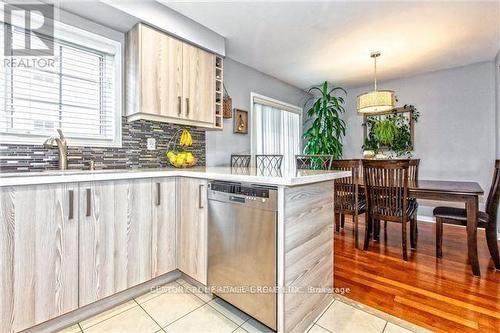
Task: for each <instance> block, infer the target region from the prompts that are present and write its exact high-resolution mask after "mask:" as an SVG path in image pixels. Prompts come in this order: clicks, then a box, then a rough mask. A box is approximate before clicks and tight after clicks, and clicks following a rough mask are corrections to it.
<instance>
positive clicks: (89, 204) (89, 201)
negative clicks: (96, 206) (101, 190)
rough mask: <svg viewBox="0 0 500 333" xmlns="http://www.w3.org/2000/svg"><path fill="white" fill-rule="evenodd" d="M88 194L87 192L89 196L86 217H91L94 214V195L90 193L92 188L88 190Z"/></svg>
mask: <svg viewBox="0 0 500 333" xmlns="http://www.w3.org/2000/svg"><path fill="white" fill-rule="evenodd" d="M86 192H87V195H86V196H87V211H86V213H85V216H90V215H91V213H92V202H91V195H92V193H91V191H90V188H88V189H87V190H86Z"/></svg>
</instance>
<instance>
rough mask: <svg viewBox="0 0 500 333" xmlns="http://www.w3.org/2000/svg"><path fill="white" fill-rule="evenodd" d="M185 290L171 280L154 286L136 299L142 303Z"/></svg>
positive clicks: (181, 292)
mask: <svg viewBox="0 0 500 333" xmlns="http://www.w3.org/2000/svg"><path fill="white" fill-rule="evenodd" d="M184 292H185V290H184V289H183V288H182V287H181V286H180V285H179V284H178V283H176V282H170V283H167V284H166V285H163V286H160V287H157V288H153V289H152V290H151V291H150V292H148V293H146V294H144V295H141V296H139V297H136V298H135V300H136V301H137V303H139V304H142V303H144V302H146V301H149V300H150V299H153V298H155V297H158V296H160V295H163V294H173V293H180V294H183V293H184Z"/></svg>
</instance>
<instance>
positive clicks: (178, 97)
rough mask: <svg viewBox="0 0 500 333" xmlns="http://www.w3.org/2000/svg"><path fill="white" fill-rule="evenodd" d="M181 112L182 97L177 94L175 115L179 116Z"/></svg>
mask: <svg viewBox="0 0 500 333" xmlns="http://www.w3.org/2000/svg"><path fill="white" fill-rule="evenodd" d="M181 113H182V98H181V96H177V115H178V116H180V115H181Z"/></svg>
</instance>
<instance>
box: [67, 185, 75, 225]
mask: <svg viewBox="0 0 500 333" xmlns="http://www.w3.org/2000/svg"><path fill="white" fill-rule="evenodd" d="M68 194H69V198H68V199H69V212H68V220H72V219H73V217H74V211H73V205H74V197H75V193H74V191H73V190H69V193H68Z"/></svg>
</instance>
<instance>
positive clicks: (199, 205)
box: [177, 178, 208, 285]
mask: <svg viewBox="0 0 500 333" xmlns="http://www.w3.org/2000/svg"><path fill="white" fill-rule="evenodd" d="M207 185H208V182H207V180H204V179H192V178H179V179H178V183H177V188H178V190H177V193H178V195H179V198H178V214H179V227H178V241H177V244H178V246H177V251H178V252H177V253H178V256H177V264H178V266H179V269H180V270H181V271H182V272H183V273H185V274H187V275H189V276H190V277H192V278H193V279H195V280H197V281H198V282H201V283H203V284H205V285H206V284H207V224H208V210H207Z"/></svg>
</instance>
